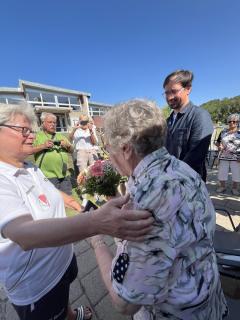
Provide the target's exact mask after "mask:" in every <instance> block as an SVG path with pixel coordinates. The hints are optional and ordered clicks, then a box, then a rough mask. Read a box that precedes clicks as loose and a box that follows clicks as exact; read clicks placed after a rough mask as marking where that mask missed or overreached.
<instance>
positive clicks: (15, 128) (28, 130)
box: [0, 124, 35, 138]
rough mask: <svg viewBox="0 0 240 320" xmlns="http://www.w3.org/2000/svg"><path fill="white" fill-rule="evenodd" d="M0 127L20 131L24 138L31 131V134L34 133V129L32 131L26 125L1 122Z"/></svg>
mask: <svg viewBox="0 0 240 320" xmlns="http://www.w3.org/2000/svg"><path fill="white" fill-rule="evenodd" d="M0 127H6V128H10V129H13V130H15V131H17V132H21V133H22V136H23V137H24V138H26V137H28V136H29V135H30V133H33V134H34V133H35V131H33V130H31V129H29V128H27V127H20V126H11V125H8V124H1V125H0ZM19 129H20V130H19Z"/></svg>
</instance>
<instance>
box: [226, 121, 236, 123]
mask: <svg viewBox="0 0 240 320" xmlns="http://www.w3.org/2000/svg"><path fill="white" fill-rule="evenodd" d="M228 123H237V121H228Z"/></svg>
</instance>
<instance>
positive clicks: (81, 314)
mask: <svg viewBox="0 0 240 320" xmlns="http://www.w3.org/2000/svg"><path fill="white" fill-rule="evenodd" d="M74 311H76V320H90V319H92V310H91V309H90V308H89V307H83V306H80V307H78V308H77V309H74Z"/></svg>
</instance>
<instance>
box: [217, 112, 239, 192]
mask: <svg viewBox="0 0 240 320" xmlns="http://www.w3.org/2000/svg"><path fill="white" fill-rule="evenodd" d="M239 120H240V116H239V114H237V113H233V114H230V116H228V118H227V122H228V128H227V129H224V130H223V131H222V132H221V133H220V134H219V137H218V139H217V143H216V145H217V147H218V150H219V168H218V180H219V183H220V186H219V187H218V188H217V192H225V191H226V182H227V180H228V173H229V170H231V172H232V194H233V195H235V196H239V194H240V193H239V190H238V188H239V182H240V130H239V129H238V125H239Z"/></svg>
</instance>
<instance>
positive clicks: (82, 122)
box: [80, 120, 89, 126]
mask: <svg viewBox="0 0 240 320" xmlns="http://www.w3.org/2000/svg"><path fill="white" fill-rule="evenodd" d="M88 122H89V121H88V120H85V121H80V124H81V125H82V126H85V125H86V124H88Z"/></svg>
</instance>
